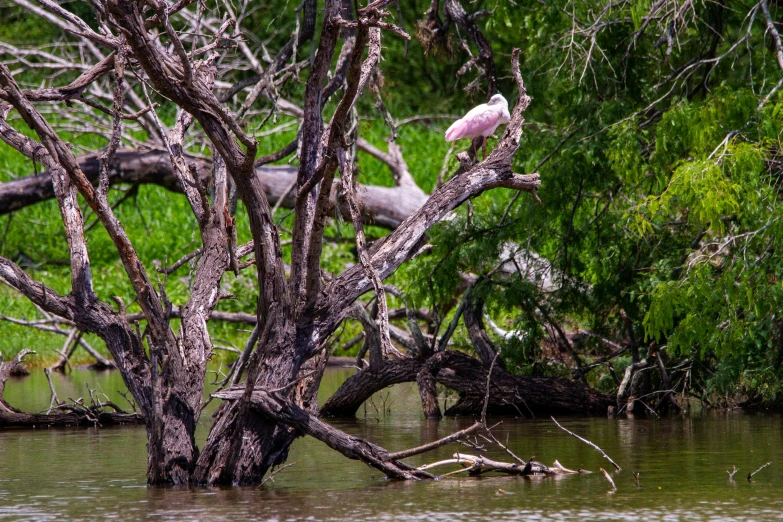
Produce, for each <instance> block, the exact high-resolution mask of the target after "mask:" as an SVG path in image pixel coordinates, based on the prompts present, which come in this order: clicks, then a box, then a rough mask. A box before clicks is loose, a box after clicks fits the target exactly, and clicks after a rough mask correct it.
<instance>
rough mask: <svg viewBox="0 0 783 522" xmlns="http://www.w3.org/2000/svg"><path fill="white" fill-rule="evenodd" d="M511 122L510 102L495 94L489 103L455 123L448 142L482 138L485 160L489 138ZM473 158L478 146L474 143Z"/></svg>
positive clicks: (448, 133) (449, 133) (473, 109)
mask: <svg viewBox="0 0 783 522" xmlns="http://www.w3.org/2000/svg"><path fill="white" fill-rule="evenodd" d="M509 121H511V114H510V113H509V112H508V102H507V101H506V99H505V98H504V97H503V95H502V94H495V95H494V96H492V98H490V99H489V101H488V102H487V103H482V104H481V105H479V106H477V107H474V108H472V109H471V110H470V112H468V113H467V114H466V115H465V116H464V117H463V118H462V119H461V120H457V121H455V122H454V123H453V124H452V125H451V127H449V129H448V130H447V131H446V141H454V140H459V139H462V138H470V139H471V140H472V139H473V138H478V137H479V136H482V137H483V138H484V141H483V142H482V144H481V149H482V153H483V156H484V159H486V158H487V136H491V135H492V133H493V132H495V129H497V128H498V127H499V126H500V125H504V124H506V123H508V122H509ZM473 156H474V157H478V155H477V154H476V144H475V143H473Z"/></svg>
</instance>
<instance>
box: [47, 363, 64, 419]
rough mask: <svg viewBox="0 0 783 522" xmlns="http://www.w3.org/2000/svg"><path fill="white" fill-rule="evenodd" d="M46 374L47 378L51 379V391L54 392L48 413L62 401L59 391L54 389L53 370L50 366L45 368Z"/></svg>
mask: <svg viewBox="0 0 783 522" xmlns="http://www.w3.org/2000/svg"><path fill="white" fill-rule="evenodd" d="M44 374H46V380H47V381H49V391H51V392H52V400H51V401H50V402H49V409H48V410H46V414H47V415H48V414H49V413H51V412H52V409H53V408H54V406H55V405H57V406H59V405H60V401H59V400H58V399H57V392H56V391H54V384H53V383H52V371H51V370H50V369H49V368H44Z"/></svg>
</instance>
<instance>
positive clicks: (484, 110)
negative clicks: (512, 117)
mask: <svg viewBox="0 0 783 522" xmlns="http://www.w3.org/2000/svg"><path fill="white" fill-rule="evenodd" d="M500 114H501V111H498V110H497V109H496V108H495V107H491V106H488V105H479V106H478V107H476V108H475V109H473V110H472V111H470V112H469V113H467V114H466V115H465V117H464V118H462V119H463V121H465V124H466V127H467V129H466V132H465V134H464V135H465V136H467V137H470V138H475V137H477V136H482V135H484V134H485V133H486V131H488V130H489V129H492V128H493V127H497V123H498V119H499V118H500Z"/></svg>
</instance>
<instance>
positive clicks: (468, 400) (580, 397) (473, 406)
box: [321, 350, 614, 417]
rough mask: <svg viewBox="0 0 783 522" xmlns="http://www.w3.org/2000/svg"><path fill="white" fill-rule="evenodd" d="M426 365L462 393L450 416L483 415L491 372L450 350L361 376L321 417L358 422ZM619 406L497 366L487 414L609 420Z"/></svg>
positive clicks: (572, 385) (573, 386)
mask: <svg viewBox="0 0 783 522" xmlns="http://www.w3.org/2000/svg"><path fill="white" fill-rule="evenodd" d="M425 364H426V365H428V366H429V367H430V369H431V371H432V372H433V374H434V378H435V381H436V382H437V383H439V384H442V385H443V386H445V387H446V388H449V389H452V390H455V391H457V392H458V393H459V400H458V401H457V403H456V404H454V405H452V406H451V407H449V408H448V409H447V410H446V412H445V415H446V416H453V415H480V414H481V409H482V407H483V405H484V396H485V393H486V383H487V372H488V368H487V367H485V366H484V365H483V364H481V362H479V361H478V360H477V359H474V358H473V357H470V356H469V355H466V354H463V353H461V352H455V351H451V350H449V351H445V352H439V353H436V354H435V355H433V356H432V360H431V361H427V363H423V362H421V361H418V360H416V359H405V360H398V361H387V362H386V364H384V367H383V369H382V370H381V371H380V372H376V373H372V372H370V371H368V370H361V371H358V372H357V373H356V374H355V375H353V376H351V377H349V378H348V380H346V381H345V384H343V386H341V387H340V389H338V391H337V392H335V394H334V395H332V396H331V397H330V398H329V400H327V401H326V404H324V406H323V408H322V409H321V415H323V416H333V417H346V416H353V415H355V414H356V411H357V410H358V409H359V407H360V406H361V405H362V403H364V401H366V400H367V399H369V398H370V396H372V394H373V393H376V392H378V391H380V390H382V389H384V388H387V387H389V386H393V385H394V384H401V383H404V382H416V381H417V376H418V375H419V373H420V372H421V371H422V369H423V368H424V367H425ZM613 403H614V400H613V398H612V397H611V396H609V395H606V394H603V393H600V392H597V391H595V390H593V389H592V388H590V387H588V386H585V385H584V384H582V383H579V382H574V381H571V380H568V379H562V378H553V377H532V376H525V375H512V374H510V373H508V372H507V371H506V370H503V369H502V368H498V367H497V366H496V367H495V368H493V370H492V379H491V385H490V394H489V406H488V408H487V412H488V413H490V414H497V415H517V416H522V417H528V416H538V415H558V414H560V415H563V414H566V415H606V412H607V409H608V407H609V406H610V405H612V404H613Z"/></svg>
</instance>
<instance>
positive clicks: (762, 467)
mask: <svg viewBox="0 0 783 522" xmlns="http://www.w3.org/2000/svg"><path fill="white" fill-rule="evenodd" d="M770 464H772V462H767V463H766V464H764V465H763V466H761V467H760V468H759V469H757V470H756V471H754V472H753V473H748V482H753V481H752V480H751V479H752V478H753V475H755V474H756V473H758V472H759V471H761V470H762V469H764V468H766V467H767V466H769V465H770Z"/></svg>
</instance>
